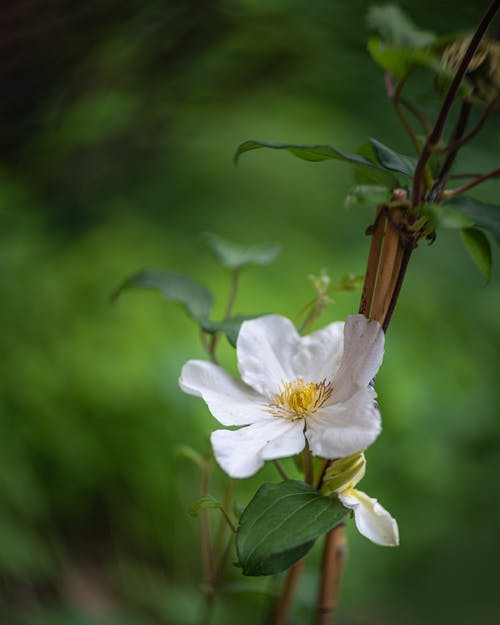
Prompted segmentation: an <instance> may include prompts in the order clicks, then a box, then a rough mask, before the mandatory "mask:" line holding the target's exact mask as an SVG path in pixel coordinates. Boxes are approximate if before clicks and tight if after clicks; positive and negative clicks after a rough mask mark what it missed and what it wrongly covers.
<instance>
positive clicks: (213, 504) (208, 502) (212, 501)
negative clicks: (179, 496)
mask: <svg viewBox="0 0 500 625" xmlns="http://www.w3.org/2000/svg"><path fill="white" fill-rule="evenodd" d="M222 507H223V506H222V504H221V502H220V501H217V499H216V498H215V497H213V496H212V495H203V497H200V498H199V499H198V501H197V502H196V503H195V504H194V506H193V507H192V508H191V510H190V511H189V514H190V515H191V516H193V517H197V516H198V514H199V512H200V510H206V509H214V510H220V509H221V508H222Z"/></svg>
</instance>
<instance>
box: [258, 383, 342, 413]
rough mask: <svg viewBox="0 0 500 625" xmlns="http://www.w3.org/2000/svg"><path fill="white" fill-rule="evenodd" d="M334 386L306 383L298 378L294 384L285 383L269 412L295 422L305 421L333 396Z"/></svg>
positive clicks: (273, 399)
mask: <svg viewBox="0 0 500 625" xmlns="http://www.w3.org/2000/svg"><path fill="white" fill-rule="evenodd" d="M332 392H333V386H332V383H331V382H327V381H326V380H322V381H321V382H304V379H303V378H297V379H295V380H293V381H292V382H285V383H284V384H283V385H282V390H281V391H280V392H279V393H278V394H277V395H274V396H273V397H272V404H270V405H269V412H271V414H274V415H276V416H277V417H283V418H285V419H290V420H292V421H293V420H295V419H303V418H304V417H306V416H308V415H311V414H312V413H314V412H316V410H318V408H320V407H321V406H322V405H323V404H324V403H325V402H326V400H327V399H328V398H329V397H330V396H331V394H332Z"/></svg>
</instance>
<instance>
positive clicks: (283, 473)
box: [273, 460, 288, 480]
mask: <svg viewBox="0 0 500 625" xmlns="http://www.w3.org/2000/svg"><path fill="white" fill-rule="evenodd" d="M273 464H274V466H275V468H276V471H278V473H279V474H280V475H281V477H282V478H283V479H284V480H287V479H288V475H287V473H286V471H285V469H284V468H283V466H282V464H281V462H280V461H279V460H273Z"/></svg>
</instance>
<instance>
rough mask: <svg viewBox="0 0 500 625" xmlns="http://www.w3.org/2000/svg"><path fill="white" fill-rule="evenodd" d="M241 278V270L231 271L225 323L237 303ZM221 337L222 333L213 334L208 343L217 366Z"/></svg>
mask: <svg viewBox="0 0 500 625" xmlns="http://www.w3.org/2000/svg"><path fill="white" fill-rule="evenodd" d="M239 278H240V269H239V268H237V269H233V270H232V271H231V287H230V290H229V297H228V300H227V304H226V311H225V313H224V317H223V319H224V321H225V320H226V319H229V317H230V316H231V313H232V311H233V308H234V304H235V302H236V295H237V294H238V286H239ZM219 336H220V332H214V333H213V334H212V338H211V339H210V342H209V343H208V354H209V356H210V358H211V360H212V362H214V363H215V364H216V365H217V364H219V363H218V362H217V356H216V354H215V350H216V348H217V343H218V341H219Z"/></svg>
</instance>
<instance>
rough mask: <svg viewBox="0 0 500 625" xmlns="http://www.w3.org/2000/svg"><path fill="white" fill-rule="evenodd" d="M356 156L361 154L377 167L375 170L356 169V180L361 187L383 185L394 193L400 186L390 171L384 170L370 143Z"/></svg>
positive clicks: (358, 150) (362, 147) (366, 142)
mask: <svg viewBox="0 0 500 625" xmlns="http://www.w3.org/2000/svg"><path fill="white" fill-rule="evenodd" d="M356 154H360V155H361V156H364V157H365V158H366V159H368V160H369V161H370V162H371V163H373V164H374V165H375V167H374V169H369V168H368V167H355V168H354V180H355V181H356V183H357V184H359V185H381V186H384V187H386V188H387V189H389V190H390V191H392V190H393V189H395V188H396V187H399V186H400V183H399V180H398V179H397V178H396V176H395V175H394V174H391V172H390V171H387V170H386V169H382V168H381V167H380V166H379V163H378V161H377V155H376V154H375V150H374V149H373V146H372V144H371V143H370V141H365V142H364V143H362V144H361V145H360V146H359V148H358V149H357V150H356Z"/></svg>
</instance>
